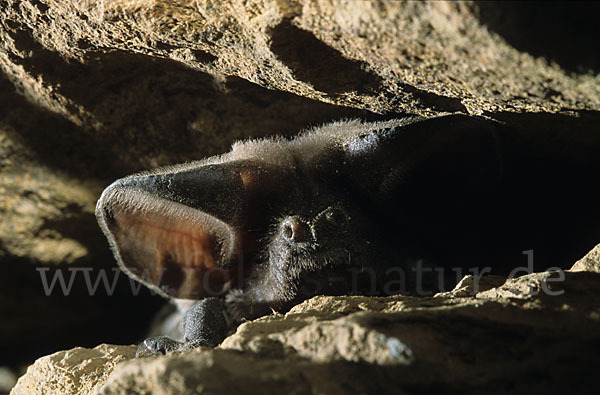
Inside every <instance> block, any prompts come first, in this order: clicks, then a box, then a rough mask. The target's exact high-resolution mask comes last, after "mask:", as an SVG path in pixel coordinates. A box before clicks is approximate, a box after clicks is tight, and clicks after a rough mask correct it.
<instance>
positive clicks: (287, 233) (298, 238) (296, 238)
mask: <svg viewBox="0 0 600 395" xmlns="http://www.w3.org/2000/svg"><path fill="white" fill-rule="evenodd" d="M281 235H282V236H283V238H284V239H286V240H287V241H289V242H291V243H302V242H306V241H309V240H310V238H311V231H310V227H309V226H308V224H307V223H306V222H304V221H302V220H301V219H300V218H298V217H287V218H286V219H285V220H284V221H283V223H282V224H281Z"/></svg>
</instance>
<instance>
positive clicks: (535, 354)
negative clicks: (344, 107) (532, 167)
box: [13, 272, 600, 394]
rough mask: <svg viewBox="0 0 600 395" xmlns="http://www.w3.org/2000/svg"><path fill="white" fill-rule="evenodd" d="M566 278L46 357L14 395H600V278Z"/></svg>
mask: <svg viewBox="0 0 600 395" xmlns="http://www.w3.org/2000/svg"><path fill="white" fill-rule="evenodd" d="M556 278H557V277H556V273H533V274H529V275H525V276H521V277H518V278H513V279H505V281H504V282H503V283H502V284H499V285H498V286H496V287H492V288H488V286H489V285H490V284H491V283H490V282H488V283H487V285H485V286H483V285H482V286H481V288H480V289H483V288H487V289H486V290H485V291H480V292H476V293H475V294H474V295H471V296H463V295H465V290H466V288H468V285H466V284H467V283H469V282H470V283H471V284H472V283H473V279H471V280H466V281H463V282H462V285H460V286H459V287H457V288H455V289H454V290H453V291H451V292H448V293H445V294H438V295H436V296H434V297H427V298H415V297H408V296H400V295H399V296H391V297H385V298H373V297H364V296H340V297H332V296H321V297H315V298H312V299H310V300H307V301H306V302H304V303H302V304H300V305H298V306H296V307H294V308H293V309H292V310H291V311H290V312H289V313H287V314H285V315H281V314H273V315H270V316H267V317H263V318H260V319H258V320H255V321H252V322H247V323H245V324H242V325H241V326H240V327H239V328H238V330H237V332H236V333H235V334H233V335H231V336H230V337H228V338H227V339H225V341H224V342H223V343H222V344H221V345H220V346H219V347H217V348H215V349H207V348H199V349H196V350H194V351H191V352H185V353H174V354H170V355H167V356H161V357H150V358H143V359H133V360H130V359H131V358H132V356H133V353H134V347H115V346H106V345H103V346H99V347H97V348H96V349H93V350H85V349H81V348H77V349H74V350H70V351H65V352H60V353H57V354H54V355H51V356H48V357H44V358H41V359H40V360H38V361H37V362H36V363H35V364H34V365H33V366H32V367H30V368H29V370H28V372H27V374H26V375H25V376H23V377H22V378H20V379H19V383H18V385H17V387H16V388H15V390H14V391H13V393H25V391H33V392H27V393H38V392H34V391H35V390H36V389H39V388H46V389H48V388H50V389H53V390H54V389H57V390H60V391H61V392H63V393H87V392H85V391H89V390H90V389H97V388H100V386H102V387H101V388H100V389H99V393H101V394H127V393H132V392H135V393H142V394H145V393H147V394H150V393H152V394H169V393H182V394H188V393H189V394H192V393H212V394H220V393H223V394H225V393H231V392H236V393H244V394H245V393H248V394H251V393H252V394H253V393H257V392H260V393H263V392H266V393H273V392H278V393H281V392H286V393H287V392H290V393H294V394H295V393H302V394H303V393H340V394H344V393H357V392H359V393H381V391H388V392H389V391H396V392H398V393H415V392H416V393H430V392H431V391H434V392H440V391H442V392H452V391H460V392H461V393H481V392H483V391H485V392H490V393H506V392H507V391H510V392H519V393H523V392H533V393H541V392H543V391H551V392H556V391H562V390H564V391H567V390H568V391H570V393H582V392H589V391H590V390H591V389H592V388H593V387H594V386H595V376H594V372H595V366H596V364H595V361H596V357H597V356H596V351H595V350H596V349H597V346H598V345H600V335H599V334H600V309H599V308H598V306H599V305H600V304H599V303H598V296H597V295H598V291H599V288H600V285H599V284H600V281H599V280H600V277H599V275H598V274H597V273H590V272H577V273H575V272H565V273H564V279H563V280H561V281H558V280H556ZM483 281H484V282H485V281H487V280H483ZM498 281H499V278H494V279H493V280H492V282H496V283H497V282H498ZM545 287H546V288H545ZM471 289H472V290H473V288H471ZM548 291H550V292H553V293H554V295H551V294H549V293H548ZM119 361H124V362H123V363H121V364H119V365H118V366H116V367H114V365H115V364H116V363H117V362H119ZM103 363H105V364H106V366H105V367H102V366H101V365H102V364H103ZM58 367H60V369H58ZM113 368H114V371H113V373H112V374H111V375H110V377H108V373H110V371H111V370H113ZM94 372H95V373H96V374H93V373H94ZM99 372H102V373H101V374H100V373H99ZM107 377H108V378H107ZM43 386H45V387H43Z"/></svg>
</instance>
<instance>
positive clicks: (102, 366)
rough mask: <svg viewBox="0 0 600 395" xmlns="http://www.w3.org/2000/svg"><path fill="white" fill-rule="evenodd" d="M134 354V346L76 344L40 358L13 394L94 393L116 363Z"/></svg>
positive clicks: (21, 379) (20, 381)
mask: <svg viewBox="0 0 600 395" xmlns="http://www.w3.org/2000/svg"><path fill="white" fill-rule="evenodd" d="M134 357H135V347H133V346H110V345H106V344H102V345H99V346H98V347H95V348H93V349H86V348H81V347H77V348H74V349H72V350H67V351H59V352H57V353H54V354H52V355H47V356H45V357H42V358H40V359H38V360H37V361H36V362H35V363H34V364H33V365H31V366H30V367H29V368H28V369H27V373H26V374H25V375H24V376H22V377H21V378H20V379H19V381H18V382H17V385H16V386H15V387H14V388H13V389H12V391H11V394H27V395H30V394H50V393H54V394H59V393H60V394H91V393H93V392H94V391H95V390H96V389H98V388H99V386H100V385H102V384H103V383H104V381H105V380H106V379H107V377H108V376H109V375H110V373H111V372H112V371H113V369H114V368H115V366H116V365H117V364H118V363H120V362H121V361H124V360H127V359H131V358H134Z"/></svg>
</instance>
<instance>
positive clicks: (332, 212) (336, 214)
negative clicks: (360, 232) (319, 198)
mask: <svg viewBox="0 0 600 395" xmlns="http://www.w3.org/2000/svg"><path fill="white" fill-rule="evenodd" d="M325 219H326V220H327V222H329V223H330V224H332V225H335V226H336V227H338V228H343V227H345V226H346V225H347V223H348V216H347V215H346V213H345V212H344V211H343V210H342V209H339V208H330V209H328V210H327V212H326V213H325Z"/></svg>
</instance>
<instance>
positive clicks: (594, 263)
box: [571, 244, 600, 273]
mask: <svg viewBox="0 0 600 395" xmlns="http://www.w3.org/2000/svg"><path fill="white" fill-rule="evenodd" d="M571 271H572V272H580V271H588V272H595V273H600V244H598V245H597V246H596V247H594V248H593V249H592V250H591V251H590V252H588V253H587V254H586V255H585V256H584V257H583V258H581V259H580V260H578V261H577V262H575V264H573V267H571Z"/></svg>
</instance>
